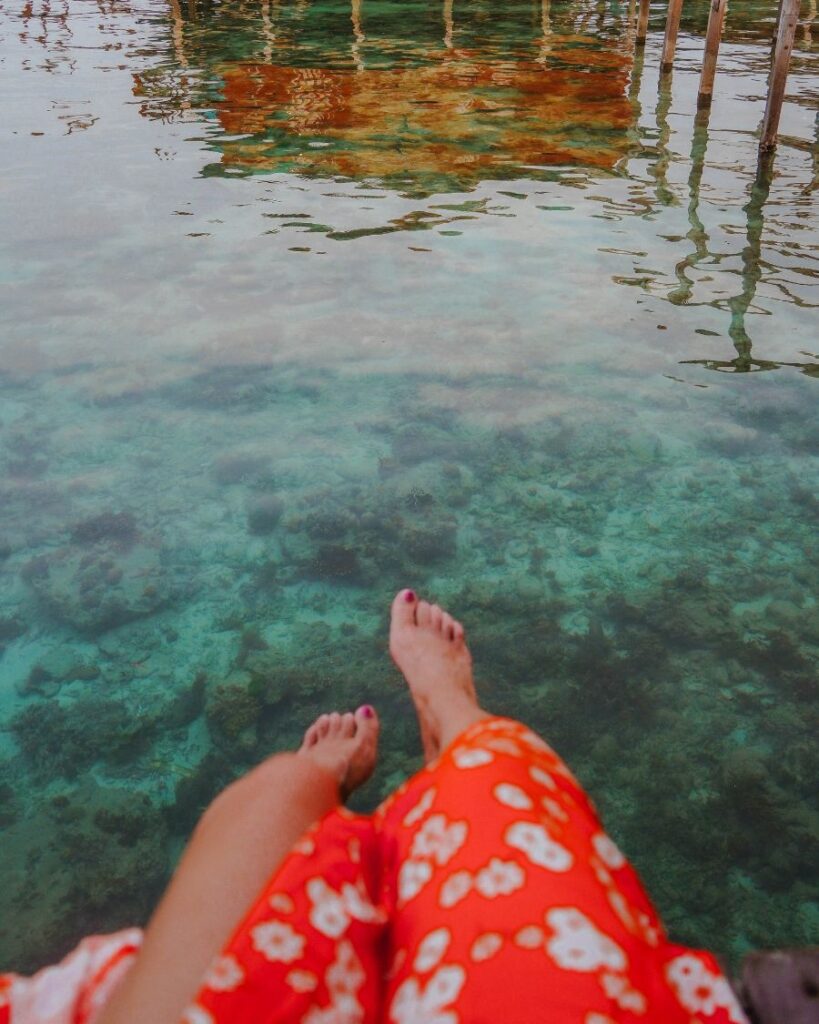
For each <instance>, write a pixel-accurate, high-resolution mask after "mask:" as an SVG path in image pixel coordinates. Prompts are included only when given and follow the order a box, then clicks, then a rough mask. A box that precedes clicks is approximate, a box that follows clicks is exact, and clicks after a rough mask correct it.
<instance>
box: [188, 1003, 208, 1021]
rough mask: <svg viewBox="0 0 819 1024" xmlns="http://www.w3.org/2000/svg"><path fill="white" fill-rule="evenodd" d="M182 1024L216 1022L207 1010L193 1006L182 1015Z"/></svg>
mask: <svg viewBox="0 0 819 1024" xmlns="http://www.w3.org/2000/svg"><path fill="white" fill-rule="evenodd" d="M181 1024H214V1021H213V1017H212V1016H211V1015H210V1014H209V1013H208V1011H207V1010H203V1009H202V1007H201V1006H196V1005H195V1004H192V1005H191V1006H189V1007H187V1009H186V1010H185V1012H184V1013H183V1014H182V1019H181Z"/></svg>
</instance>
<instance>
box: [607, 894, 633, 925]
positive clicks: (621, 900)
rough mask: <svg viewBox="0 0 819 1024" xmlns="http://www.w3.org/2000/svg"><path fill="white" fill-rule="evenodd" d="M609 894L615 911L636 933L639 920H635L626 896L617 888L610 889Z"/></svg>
mask: <svg viewBox="0 0 819 1024" xmlns="http://www.w3.org/2000/svg"><path fill="white" fill-rule="evenodd" d="M607 895H608V898H609V903H610V904H611V908H612V910H613V911H614V913H615V914H616V915H617V916H618V917H619V918H620V920H621V921H622V922H623V924H624V925H625V926H626V928H628V930H629V931H630V932H632V934H636V932H637V922H636V921H635V920H634V915H633V914H632V912H631V908H630V907H629V905H628V901H627V900H626V898H625V896H623V894H622V893H620V892H618V891H617V890H616V889H610V890H609V892H608V893H607Z"/></svg>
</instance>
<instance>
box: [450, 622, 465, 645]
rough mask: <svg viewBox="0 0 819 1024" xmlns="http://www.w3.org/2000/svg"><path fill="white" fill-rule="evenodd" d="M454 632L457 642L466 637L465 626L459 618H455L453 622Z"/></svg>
mask: <svg viewBox="0 0 819 1024" xmlns="http://www.w3.org/2000/svg"><path fill="white" fill-rule="evenodd" d="M452 632H453V637H454V640H455V643H460V642H461V641H462V640H463V638H464V627H463V626H462V625H461V624H460V622H458V620H457V619H454V620H453V622H452Z"/></svg>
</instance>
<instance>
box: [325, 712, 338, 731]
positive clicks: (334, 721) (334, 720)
mask: <svg viewBox="0 0 819 1024" xmlns="http://www.w3.org/2000/svg"><path fill="white" fill-rule="evenodd" d="M327 717H328V719H329V724H328V726H327V733H328V735H330V736H337V735H338V734H339V732H340V731H341V715H340V714H339V713H338V712H337V711H331V712H330V714H329V715H328V716H327Z"/></svg>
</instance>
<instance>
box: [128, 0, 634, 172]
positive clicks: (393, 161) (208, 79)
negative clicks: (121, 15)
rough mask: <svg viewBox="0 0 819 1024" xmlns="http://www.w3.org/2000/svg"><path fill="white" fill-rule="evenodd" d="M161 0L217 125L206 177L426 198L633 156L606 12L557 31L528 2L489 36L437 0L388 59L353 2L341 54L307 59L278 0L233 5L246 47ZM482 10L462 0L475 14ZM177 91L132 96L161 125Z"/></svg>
mask: <svg viewBox="0 0 819 1024" xmlns="http://www.w3.org/2000/svg"><path fill="white" fill-rule="evenodd" d="M170 3H171V7H170V14H171V22H172V44H173V50H174V53H175V55H176V64H177V67H178V68H180V69H184V68H186V67H188V66H190V65H192V64H196V65H198V67H199V68H200V74H199V78H198V81H193V80H189V82H188V96H187V97H186V99H187V107H188V108H190V107H199V108H201V107H205V106H206V107H209V108H210V109H212V110H213V111H214V113H215V116H216V118H217V125H218V129H217V130H214V131H210V132H209V134H208V145H209V147H210V148H211V149H213V150H215V151H217V152H218V153H219V160H218V162H214V163H212V164H211V165H209V166H208V167H207V168H206V170H205V173H207V174H220V173H232V174H235V173H258V172H260V171H263V172H276V171H292V172H296V173H299V174H304V175H309V176H328V177H337V176H341V177H349V178H357V179H360V178H367V179H375V180H377V181H379V182H381V183H384V184H389V183H392V182H395V181H401V180H402V179H403V180H404V183H406V179H411V180H412V183H413V184H414V185H415V187H416V189H420V190H421V191H435V190H438V189H440V188H447V187H448V188H450V189H452V188H461V189H468V188H470V187H474V185H475V184H477V183H478V182H479V181H481V180H486V179H498V178H505V179H508V178H514V177H516V176H520V174H521V173H525V175H526V176H531V174H532V170H533V169H537V168H549V167H555V166H563V165H573V166H578V165H580V166H585V167H589V168H596V169H600V170H612V169H614V168H615V167H616V166H617V164H618V162H619V161H621V160H622V159H623V158H624V156H625V155H626V154H627V152H628V149H629V145H630V143H629V138H628V133H627V131H626V129H627V128H628V127H629V125H630V124H631V121H632V107H631V105H630V103H629V100H628V97H627V89H626V87H627V82H628V74H629V69H630V65H631V57H630V55H629V53H628V50H627V41H626V40H625V39H623V38H620V37H619V34H618V33H614V32H610V33H609V34H608V35H607V34H606V33H605V32H603V33H601V32H600V30H599V25H598V24H595V23H591V15H592V14H597V15H598V21H599V18H600V17H602V18H603V19H604V21H605V18H606V17H610V16H609V15H608V14H607V13H606V12H607V11H608V8H607V6H606V5H601V4H597V3H595V4H578V5H574V6H575V8H576V9H575V10H574V11H573V12H572V14H571V15H570V14H569V13H567V14H566V15H565V16H563V18H562V20H561V22H560V24H559V25H556V24H555V18H554V17H553V15H552V13H551V12H550V8H549V0H542V3H541V4H539V5H537V14H536V18H533V17H532V5H530V4H525V5H523V4H518V5H513V6H514V7H515V9H516V10H517V11H518V13H519V14H524V15H525V17H520V18H518V19H517V22H516V23H513V22H511V21H507V22H506V23H505V24H504V25H503V29H502V35H500V34H499V35H494V36H493V35H492V34H491V33H490V32H489V31H488V29H487V30H486V31H484V30H483V29H482V28H481V26H480V25H478V26H477V30H476V25H475V24H470V23H469V22H468V20H467V16H466V14H462V16H461V20H460V21H458V22H456V20H455V15H454V13H453V4H452V2H451V0H443V3H442V5H441V8H440V9H439V12H438V26H437V33H436V34H435V35H434V36H431V34H430V32H429V24H428V22H424V21H423V20H422V21H421V28H422V29H423V31H422V32H420V33H419V34H418V35H417V36H416V37H415V38H414V39H411V40H408V39H404V40H401V41H400V43H401V45H400V48H399V47H398V46H397V45H396V43H395V42H393V41H390V42H389V43H388V44H387V45H384V43H385V39H386V31H385V29H386V28H388V27H389V26H385V25H384V24H383V23H382V22H383V19H382V20H378V21H376V23H375V29H376V30H377V32H378V34H377V35H374V36H372V37H371V36H370V35H369V34H368V29H367V18H366V4H363V3H362V0H352V3H351V4H350V7H349V9H348V10H349V20H347V22H346V33H345V34H346V39H345V40H343V43H344V45H342V40H341V39H340V38H339V36H338V33H336V37H335V39H333V40H328V39H326V38H325V40H324V43H326V44H327V45H324V44H323V45H322V48H321V52H319V48H318V47H317V46H316V41H317V33H319V32H320V29H319V28H318V27H317V26H316V25H315V24H314V23H313V22H310V21H309V20H308V18H307V14H308V11H307V10H306V9H305V10H303V11H302V18H303V21H302V24H301V26H300V25H299V18H298V14H299V12H298V10H297V9H295V8H289V9H288V10H287V12H286V17H285V12H284V9H283V7H282V6H280V5H279V4H278V3H277V2H275V0H273V2H270V0H262V2H261V3H260V4H256V5H254V7H253V9H252V10H249V11H248V10H244V19H243V21H242V27H243V28H244V31H245V39H244V45H242V42H241V34H240V33H237V32H236V31H235V28H236V25H235V24H234V25H231V26H230V27H229V21H230V19H227V20H226V22H225V30H224V31H221V32H220V31H217V30H216V26H215V25H211V27H210V31H208V30H202V29H201V28H199V27H198V26H197V31H195V32H190V31H186V30H189V29H190V24H189V19H188V20H187V21H186V19H185V17H184V16H183V12H182V8H181V7H180V3H179V0H170ZM482 6H484V5H480V4H478V5H471V7H472V12H471V13H472V16H473V17H474V16H475V15H476V14H480V13H481V9H482ZM239 7H240V12H241V11H242V10H243V8H242V5H239ZM246 7H247V5H245V8H246ZM587 8H588V9H587ZM600 12H602V13H600ZM422 13H423V14H425V15H426V16H427V17H428V15H429V5H425V7H424V9H423V11H419V8H418V6H417V5H408V8H407V14H406V16H405V20H406V21H407V22H408V21H409V20H410V19H411V18H412V17H413V15H414V14H418V15H419V16H420V14H422ZM251 15H252V16H251ZM214 17H217V18H220V19H221V18H222V13H221V12H217V14H216V15H214ZM236 17H237V16H236V14H234V16H233V18H234V21H235V20H236ZM584 19H585V21H584ZM279 21H282V22H283V24H279ZM533 21H534V24H533ZM332 24H334V23H332V22H328V24H327V30H325V31H328V30H329V28H330V26H331V25H332ZM584 25H585V26H586V27H585V28H584ZM414 27H415V26H413V25H409V24H408V23H407V24H405V25H404V32H405V33H406V32H407V30H408V29H410V28H414ZM299 28H301V29H302V31H303V35H304V38H303V40H302V43H303V45H302V46H301V47H300V48H299V49H297V47H299V42H300V39H299ZM187 35H189V36H190V37H191V38H190V39H188V38H186V36H187ZM191 51H194V52H191ZM243 51H244V52H243ZM233 54H236V56H235V57H234V56H233ZM181 86H182V81H181V79H180V77H179V76H178V75H177V76H175V77H174V76H173V75H169V72H168V69H167V68H162V69H157V73H144V74H141V75H138V76H135V89H134V92H135V94H136V95H137V96H139V97H141V98H142V99H143V100H144V104H143V107H142V110H143V113H145V114H147V115H148V116H158V117H163V118H167V117H169V116H170V117H173V116H174V113H173V111H172V110H169V109H168V108H169V103H168V101H170V102H171V104H173V105H174V106H175V107H176V109H177V110H180V109H182V108H183V107H184V104H182V103H181V102H180V100H181V98H182V97H181V96H180V87H181Z"/></svg>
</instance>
